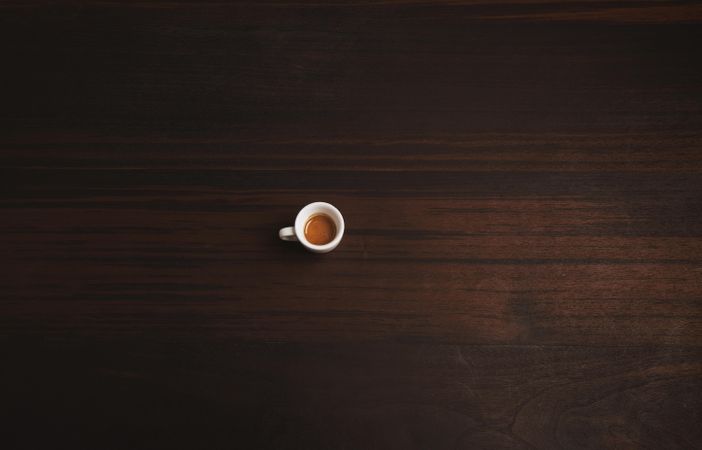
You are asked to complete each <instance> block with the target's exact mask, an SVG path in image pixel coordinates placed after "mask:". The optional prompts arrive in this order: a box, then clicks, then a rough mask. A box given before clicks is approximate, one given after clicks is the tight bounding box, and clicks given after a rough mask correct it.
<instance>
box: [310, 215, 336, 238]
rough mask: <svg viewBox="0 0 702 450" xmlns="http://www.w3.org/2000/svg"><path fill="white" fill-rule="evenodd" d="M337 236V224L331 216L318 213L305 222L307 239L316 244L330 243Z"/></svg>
mask: <svg viewBox="0 0 702 450" xmlns="http://www.w3.org/2000/svg"><path fill="white" fill-rule="evenodd" d="M334 236H336V224H335V223H334V221H333V220H332V219H331V217H329V216H325V215H324V214H317V215H314V216H312V217H310V218H309V219H307V223H305V239H307V240H308V241H309V242H310V243H311V244H314V245H324V244H328V243H330V242H331V241H332V240H333V239H334Z"/></svg>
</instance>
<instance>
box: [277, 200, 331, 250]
mask: <svg viewBox="0 0 702 450" xmlns="http://www.w3.org/2000/svg"><path fill="white" fill-rule="evenodd" d="M319 214H323V215H325V216H327V217H329V218H330V219H331V220H332V221H333V222H334V225H335V226H336V234H335V235H334V238H333V239H332V240H331V241H330V242H327V243H326V244H323V245H317V244H313V243H311V242H310V241H308V240H307V238H306V237H305V224H307V221H308V220H309V219H310V218H311V217H313V216H316V215H319ZM278 236H280V238H281V239H282V240H284V241H298V242H300V244H302V245H304V246H305V248H307V250H309V251H311V252H314V253H328V252H330V251H332V250H334V249H335V248H336V246H337V245H339V242H341V238H342V237H344V218H343V216H342V215H341V213H340V212H339V210H338V209H336V208H335V207H334V206H332V205H330V204H329V203H325V202H314V203H310V204H309V205H307V206H305V207H304V208H302V209H301V210H300V212H299V213H297V217H296V218H295V225H294V226H292V227H285V228H281V229H280V231H279V232H278Z"/></svg>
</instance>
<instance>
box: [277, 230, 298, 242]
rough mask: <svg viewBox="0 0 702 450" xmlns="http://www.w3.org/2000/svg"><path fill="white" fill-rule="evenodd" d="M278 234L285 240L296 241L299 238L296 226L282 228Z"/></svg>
mask: <svg viewBox="0 0 702 450" xmlns="http://www.w3.org/2000/svg"><path fill="white" fill-rule="evenodd" d="M278 236H279V237H280V238H281V239H282V240H284V241H296V240H297V236H295V228H294V227H285V228H281V229H280V231H278Z"/></svg>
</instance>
